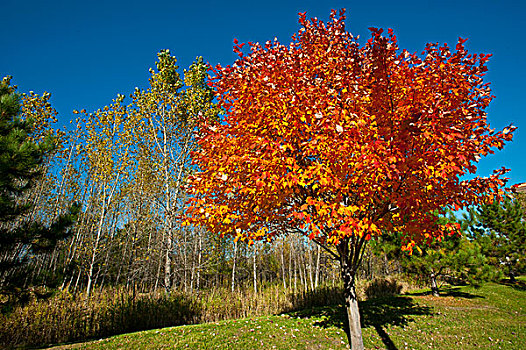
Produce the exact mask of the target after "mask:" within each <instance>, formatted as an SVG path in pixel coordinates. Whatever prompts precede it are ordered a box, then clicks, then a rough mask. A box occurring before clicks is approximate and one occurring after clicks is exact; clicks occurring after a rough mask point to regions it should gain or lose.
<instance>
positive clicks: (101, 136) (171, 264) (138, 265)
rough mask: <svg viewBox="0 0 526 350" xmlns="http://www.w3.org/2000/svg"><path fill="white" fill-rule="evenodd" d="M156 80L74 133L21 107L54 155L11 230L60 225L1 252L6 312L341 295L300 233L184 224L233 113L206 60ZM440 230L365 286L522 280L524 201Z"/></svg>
mask: <svg viewBox="0 0 526 350" xmlns="http://www.w3.org/2000/svg"><path fill="white" fill-rule="evenodd" d="M150 74H151V76H150V79H149V86H148V88H147V89H138V88H136V89H135V91H134V92H133V94H131V96H130V97H129V98H125V97H124V96H123V95H118V97H117V98H116V99H115V100H114V101H113V102H112V103H111V104H110V105H108V106H106V107H104V108H102V109H99V110H97V111H94V112H91V113H88V112H86V111H84V110H82V111H76V112H75V114H76V115H77V119H76V120H75V122H74V123H75V124H74V126H73V127H71V128H68V129H66V130H58V129H56V128H55V126H54V125H55V124H54V123H55V122H56V116H57V113H56V111H55V110H54V109H53V108H52V106H51V104H50V102H49V100H50V95H49V94H44V95H42V96H38V95H36V94H34V93H30V94H28V95H21V96H20V97H21V99H20V105H21V109H20V111H19V115H20V120H26V121H30V123H31V130H29V132H28V134H27V138H28V140H29V141H30V142H33V143H35V144H41V145H44V144H46V143H51V144H52V145H53V147H49V148H48V150H47V151H46V152H45V155H44V156H43V159H42V160H41V162H40V163H39V164H38V166H36V167H37V169H36V171H35V176H34V178H32V179H30V180H23V179H19V182H21V183H22V185H23V186H22V187H24V189H23V190H21V191H20V192H17V193H14V192H9V191H8V190H4V192H5V193H7V197H9V198H10V199H11V200H14V201H15V202H16V203H17V205H20V206H23V207H25V208H26V210H24V211H22V212H20V213H18V215H17V216H16V218H15V219H13V217H11V218H9V220H7V219H2V222H1V225H2V229H3V231H2V232H3V234H4V235H5V237H7V236H8V235H11V236H13V235H16V234H20V232H19V231H20V230H19V228H21V227H27V226H28V225H31V224H32V223H39V225H41V226H42V227H46V228H48V229H49V228H50V227H55V226H56V224H57V222H61V223H62V224H61V225H62V226H61V230H58V231H60V234H58V233H56V234H55V236H53V237H54V238H53V237H52V238H50V237H47V238H46V242H47V246H46V247H45V248H46V249H34V241H35V239H36V238H35V237H37V236H33V237H30V239H29V241H28V240H20V239H19V240H12V243H13V244H10V245H8V244H4V243H2V244H1V245H0V262H1V266H2V268H1V269H0V289H1V291H2V293H3V295H4V298H3V300H2V303H4V304H5V303H6V302H7V301H8V300H11V299H10V298H15V297H19V296H20V295H21V294H24V291H27V290H28V288H29V287H33V291H35V290H37V289H38V287H42V288H44V289H46V288H47V289H57V288H58V289H61V290H67V291H69V292H82V293H85V295H86V296H88V297H89V296H90V294H92V292H93V290H94V289H96V288H98V289H104V288H105V287H117V286H118V287H123V286H124V287H125V288H128V289H132V290H137V291H141V292H154V293H156V292H159V291H167V292H170V291H177V292H185V293H192V294H195V293H199V291H201V290H203V289H212V288H217V287H222V288H228V289H230V290H231V291H232V292H234V291H239V290H242V289H247V288H250V289H253V290H254V292H256V293H257V291H258V288H261V286H262V285H268V284H273V285H280V286H282V287H283V289H284V290H288V291H293V292H296V291H314V290H315V289H317V288H318V287H319V286H320V285H327V284H330V285H335V284H337V282H336V281H339V270H338V266H339V265H338V262H335V261H333V260H331V258H330V256H329V255H328V254H326V253H325V252H324V250H323V249H321V248H320V246H317V245H316V244H314V243H312V242H310V241H309V240H308V239H307V238H305V237H303V236H301V235H298V234H297V233H296V234H288V235H284V236H283V237H280V238H278V239H277V241H275V242H272V244H269V243H268V242H256V244H254V245H250V246H249V245H246V244H244V243H241V242H234V241H233V240H232V239H227V238H222V237H219V236H217V235H212V234H210V233H209V232H207V231H205V230H203V229H201V228H199V227H193V226H184V225H183V224H182V223H183V221H184V220H183V219H184V208H185V203H186V202H187V199H188V198H187V193H186V191H185V179H186V177H187V176H188V175H189V174H190V173H192V171H193V170H194V169H193V165H192V152H193V151H194V150H195V149H196V147H197V143H196V138H197V136H198V134H199V125H200V123H201V122H203V121H205V120H216V119H218V118H219V117H220V115H221V113H222V112H223V111H221V110H220V109H219V108H218V107H217V106H216V105H215V104H214V91H213V90H212V88H211V87H210V86H209V85H208V81H207V79H208V78H207V77H208V73H207V66H206V65H205V63H204V62H203V60H202V59H201V58H198V59H197V60H196V61H195V62H194V63H193V64H192V65H191V66H190V67H189V68H188V69H187V70H184V73H183V75H180V74H179V68H178V67H177V65H176V59H175V58H174V57H173V56H171V55H170V53H169V51H167V50H166V51H161V52H160V53H159V54H158V61H157V62H156V69H151V70H150ZM4 85H5V86H6V89H7V90H6V91H5V94H6V95H10V94H14V88H13V87H10V88H9V89H11V90H9V89H8V88H7V87H9V86H10V85H9V82H8V81H7V80H5V81H4ZM8 90H9V91H8ZM4 122H5V123H9V122H11V123H12V122H13V121H12V120H7V121H4ZM6 142H7V141H6ZM9 142H15V141H9ZM79 208H80V211H79ZM61 220H62V221H61ZM68 220H69V221H68ZM444 220H450V221H457V222H459V223H460V224H461V225H462V231H463V232H464V233H465V235H464V237H463V238H461V237H460V236H451V237H446V238H445V239H444V240H443V241H436V242H428V243H429V245H428V246H426V247H424V248H422V249H418V250H416V251H415V253H414V255H413V256H412V257H409V256H408V255H407V254H405V253H403V252H400V249H399V247H400V245H401V242H399V241H397V239H396V237H395V238H390V239H389V240H387V239H384V240H378V241H375V242H372V243H371V244H370V245H369V248H368V250H366V252H365V254H364V257H363V261H364V264H362V267H361V271H360V272H359V276H361V277H362V278H365V279H370V280H372V279H373V278H375V277H378V276H388V275H392V274H397V273H403V272H406V273H411V274H412V275H413V276H416V277H418V278H419V279H420V280H421V281H423V282H425V283H428V284H429V285H431V286H433V287H436V285H437V279H438V281H440V280H441V279H442V280H447V281H450V282H451V281H453V282H454V281H457V282H466V281H468V282H472V283H476V281H479V280H483V279H490V278H499V277H501V276H502V275H503V274H506V275H508V276H509V277H510V278H513V277H514V276H516V275H518V274H520V273H524V268H525V267H524V261H523V259H522V258H521V256H522V257H523V256H524V245H525V243H524V236H525V235H524V231H525V229H524V201H522V199H521V197H520V196H519V195H515V197H513V198H510V199H509V200H508V201H507V202H506V203H504V204H502V205H501V204H493V205H489V204H488V205H487V206H483V207H481V208H478V209H472V210H471V212H469V215H466V216H465V217H464V218H463V219H458V220H457V219H454V218H453V217H450V218H444ZM73 221H74V223H73ZM54 225H55V226H54ZM58 231H57V232H58ZM48 236H49V235H48ZM31 239H33V241H31ZM40 241H41V243H42V242H43V241H44V240H43V239H40ZM41 245H42V244H41ZM436 288H438V287H436ZM6 300H7V301H6Z"/></svg>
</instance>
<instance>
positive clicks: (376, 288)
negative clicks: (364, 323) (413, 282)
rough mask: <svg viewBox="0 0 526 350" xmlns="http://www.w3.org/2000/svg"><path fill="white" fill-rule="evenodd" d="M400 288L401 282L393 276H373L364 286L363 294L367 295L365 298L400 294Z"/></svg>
mask: <svg viewBox="0 0 526 350" xmlns="http://www.w3.org/2000/svg"><path fill="white" fill-rule="evenodd" d="M402 288H403V286H402V284H400V283H398V281H396V280H395V279H394V278H393V279H387V278H375V279H374V280H373V281H371V283H369V285H368V286H367V287H366V288H365V295H366V296H367V299H373V298H382V297H387V296H393V295H397V294H400V293H401V292H402Z"/></svg>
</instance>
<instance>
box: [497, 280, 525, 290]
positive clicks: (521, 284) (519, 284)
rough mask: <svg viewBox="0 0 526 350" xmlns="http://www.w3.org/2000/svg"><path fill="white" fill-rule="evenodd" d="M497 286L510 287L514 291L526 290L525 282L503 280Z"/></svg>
mask: <svg viewBox="0 0 526 350" xmlns="http://www.w3.org/2000/svg"><path fill="white" fill-rule="evenodd" d="M499 284H502V285H505V286H508V287H511V288H513V289H516V290H520V291H525V290H526V282H525V281H523V280H518V279H516V280H515V281H511V280H510V279H509V278H507V279H503V280H501V281H500V282H499Z"/></svg>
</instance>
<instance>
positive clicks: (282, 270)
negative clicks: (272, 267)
mask: <svg viewBox="0 0 526 350" xmlns="http://www.w3.org/2000/svg"><path fill="white" fill-rule="evenodd" d="M281 243H282V244H281V278H282V279H283V289H284V290H286V289H287V275H286V272H285V258H284V256H283V255H284V250H285V240H284V239H283V240H282V241H281Z"/></svg>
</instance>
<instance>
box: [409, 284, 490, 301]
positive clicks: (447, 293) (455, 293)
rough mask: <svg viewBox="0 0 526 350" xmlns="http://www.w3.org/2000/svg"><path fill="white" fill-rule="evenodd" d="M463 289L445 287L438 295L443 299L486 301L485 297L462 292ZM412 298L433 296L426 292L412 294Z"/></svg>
mask: <svg viewBox="0 0 526 350" xmlns="http://www.w3.org/2000/svg"><path fill="white" fill-rule="evenodd" d="M460 288H461V287H452V286H445V287H442V288H440V289H439V291H438V293H439V295H440V296H441V297H454V298H463V299H484V298H485V297H484V296H482V295H478V294H474V293H468V292H465V291H462V290H460ZM411 295H412V296H424V295H432V294H431V291H430V290H428V291H424V292H418V293H411Z"/></svg>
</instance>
